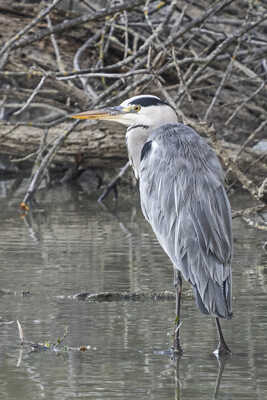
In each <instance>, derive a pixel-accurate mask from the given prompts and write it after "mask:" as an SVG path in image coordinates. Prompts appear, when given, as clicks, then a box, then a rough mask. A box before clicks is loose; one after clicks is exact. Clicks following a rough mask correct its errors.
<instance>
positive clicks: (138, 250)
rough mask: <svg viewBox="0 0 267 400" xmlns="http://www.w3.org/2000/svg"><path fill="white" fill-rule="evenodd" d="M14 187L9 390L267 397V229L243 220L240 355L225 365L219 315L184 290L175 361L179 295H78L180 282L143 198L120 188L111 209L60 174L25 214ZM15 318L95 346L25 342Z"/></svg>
mask: <svg viewBox="0 0 267 400" xmlns="http://www.w3.org/2000/svg"><path fill="white" fill-rule="evenodd" d="M7 185H8V183H7ZM5 193H8V187H7V190H6V191H5ZM13 193H14V192H13ZM17 193H18V194H17V196H18V197H17V198H16V197H14V195H13V197H12V199H11V198H10V197H9V198H8V197H4V196H2V195H1V196H0V202H1V209H2V210H3V212H2V213H1V215H0V218H1V230H0V252H1V275H0V298H1V302H0V326H1V329H0V399H22V400H24V399H25V400H26V399H27V400H31V399H41V398H42V399H49V400H54V399H60V400H61V399H68V400H69V399H74V398H78V397H79V398H84V399H94V400H95V399H97V398H99V399H100V398H101V399H108V400H110V399H115V398H116V399H117V398H122V399H125V400H130V399H136V398H145V399H147V398H148V399H156V400H157V399H165V398H166V399H181V400H187V399H190V400H193V399H198V400H202V399H205V400H206V399H213V398H215V397H216V398H217V399H229V398H234V399H242V400H244V399H245V400H246V399H250V400H251V399H263V398H266V396H267V382H266V372H265V371H266V367H267V356H266V352H265V349H266V336H267V334H266V332H267V281H266V276H267V275H266V274H267V272H266V271H267V254H266V252H265V251H264V249H263V247H262V246H263V244H264V242H266V236H265V232H261V231H256V230H255V229H253V228H251V227H248V226H247V225H246V224H244V223H243V222H242V221H241V220H238V219H235V220H234V237H235V254H234V262H233V284H234V290H233V293H234V302H233V308H234V318H233V320H232V321H224V322H223V329H224V332H225V336H226V339H227V342H229V344H230V345H231V349H232V350H233V356H232V357H231V358H230V359H229V360H227V364H226V365H225V368H224V366H223V365H219V366H218V365H217V360H216V358H215V357H214V355H213V354H212V351H213V350H214V349H215V347H216V328H215V324H214V321H213V320H212V319H211V318H210V319H209V318H207V317H206V316H202V315H201V314H200V313H199V312H198V310H197V309H196V307H195V304H194V301H193V300H192V299H184V300H183V315H182V318H183V321H184V322H183V326H182V328H181V329H182V340H183V343H182V346H183V349H184V355H183V356H182V358H181V359H180V360H178V361H173V360H171V359H170V356H169V354H168V353H166V351H168V349H169V348H170V345H171V344H172V336H171V335H172V330H173V321H174V302H172V301H162V302H159V301H152V300H150V301H144V302H133V301H130V302H125V301H124V302H110V303H108V302H106V303H96V302H87V301H78V300H77V299H76V300H75V299H73V294H75V293H78V292H82V291H88V292H91V293H94V292H101V291H116V292H117V291H130V292H134V291H138V290H142V291H145V290H153V291H157V290H158V291H159V290H163V289H168V290H172V289H173V288H172V266H171V264H170V262H169V260H168V258H167V257H166V256H165V254H164V253H163V251H162V250H161V249H160V247H159V245H158V243H157V241H156V239H155V238H154V235H153V234H152V232H151V230H150V227H149V226H148V225H147V224H146V222H145V221H144V219H143V217H142V215H141V213H140V212H139V206H138V201H137V198H136V197H134V196H133V194H132V193H130V195H129V198H127V199H122V198H120V199H119V202H118V208H117V212H116V214H115V216H114V215H112V214H111V213H110V212H109V211H108V210H107V209H104V208H101V207H100V206H99V205H98V203H97V202H96V198H97V196H96V198H92V197H91V198H90V197H89V196H88V195H86V194H85V193H84V192H82V191H79V190H77V189H76V190H71V189H70V188H68V187H67V186H62V187H60V188H58V189H57V190H56V191H48V192H46V193H45V192H44V193H42V194H41V195H40V198H39V206H38V208H36V209H34V210H33V212H32V214H29V216H28V217H27V219H21V218H20V216H19V213H18V204H19V202H20V200H21V198H22V196H21V195H20V193H19V191H18V192H17ZM240 201H242V199H240V198H238V199H237V207H236V208H238V207H239V203H240ZM108 207H109V209H110V208H111V209H113V208H114V204H113V202H112V201H111V202H110V204H109V205H108ZM23 294H24V295H23ZM25 294H27V295H25ZM17 319H19V320H20V321H21V323H22V326H23V329H24V334H25V337H26V338H27V340H29V341H33V342H45V341H49V342H52V343H54V342H56V340H57V337H58V336H62V334H63V332H64V328H65V327H66V326H68V327H69V332H70V334H69V336H67V338H66V345H67V346H70V347H78V346H81V345H89V346H90V348H89V349H88V351H86V352H79V351H66V352H64V351H63V352H61V353H60V354H56V353H55V352H52V351H46V352H39V353H38V352H37V353H36V352H35V353H32V352H31V351H30V350H29V349H27V348H26V347H25V348H24V349H23V351H22V349H21V348H20V345H19V339H18V332H17V327H16V323H15V321H16V320H17ZM176 363H177V365H176ZM222 372H223V374H222ZM220 373H221V374H222V376H221V375H220Z"/></svg>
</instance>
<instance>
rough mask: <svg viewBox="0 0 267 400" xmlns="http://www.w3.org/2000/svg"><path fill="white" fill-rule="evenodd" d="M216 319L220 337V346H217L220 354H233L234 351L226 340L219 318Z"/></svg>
mask: <svg viewBox="0 0 267 400" xmlns="http://www.w3.org/2000/svg"><path fill="white" fill-rule="evenodd" d="M215 321H216V328H217V332H218V338H219V344H218V348H217V352H218V356H225V355H227V354H231V353H232V352H231V350H230V349H229V347H228V346H227V344H226V342H225V340H224V337H223V334H222V328H221V325H220V321H219V318H216V319H215Z"/></svg>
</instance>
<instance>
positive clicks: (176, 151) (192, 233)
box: [140, 124, 232, 318]
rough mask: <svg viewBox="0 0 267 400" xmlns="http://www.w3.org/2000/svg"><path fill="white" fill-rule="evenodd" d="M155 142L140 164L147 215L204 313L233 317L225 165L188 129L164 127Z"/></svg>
mask: <svg viewBox="0 0 267 400" xmlns="http://www.w3.org/2000/svg"><path fill="white" fill-rule="evenodd" d="M149 142H151V143H152V145H151V144H150V146H149V151H147V152H146V157H144V158H143V159H142V161H141V164H140V197H141V206H142V210H143V213H144V216H145V218H146V219H147V220H148V222H149V223H150V224H151V226H152V228H153V230H154V232H155V234H156V236H157V238H158V240H159V242H160V244H161V246H162V247H163V249H164V250H165V252H166V253H167V254H168V256H169V257H170V259H171V260H172V262H173V264H174V265H175V266H176V268H178V269H179V270H180V271H181V272H182V274H183V276H184V278H185V279H186V280H187V281H189V282H190V283H191V284H192V285H193V287H194V290H195V296H196V302H197V305H198V306H199V308H200V310H201V311H202V312H204V313H209V314H212V315H214V316H219V317H222V318H231V315H232V311H231V258H232V229H231V209H230V205H229V201H228V198H227V195H226V192H225V189H224V186H223V172H222V169H221V166H220V163H219V161H218V159H217V157H216V155H215V153H214V151H213V150H212V149H211V148H210V147H209V146H208V144H207V143H206V141H205V140H204V139H203V138H201V137H200V136H199V135H197V133H196V132H195V131H194V130H193V129H191V128H189V127H186V126H184V125H182V124H172V125H171V124H170V125H165V126H163V127H160V128H159V129H157V130H155V131H154V132H153V134H152V135H151V136H150V137H149ZM153 143H155V144H156V145H153ZM147 148H148V147H147Z"/></svg>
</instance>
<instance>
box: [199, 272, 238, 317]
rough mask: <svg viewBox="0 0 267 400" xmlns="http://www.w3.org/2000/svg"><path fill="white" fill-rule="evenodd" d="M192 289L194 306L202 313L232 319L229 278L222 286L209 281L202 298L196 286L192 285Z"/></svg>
mask: <svg viewBox="0 0 267 400" xmlns="http://www.w3.org/2000/svg"><path fill="white" fill-rule="evenodd" d="M193 288H194V292H195V299H196V304H197V306H198V308H199V309H200V311H201V312H202V313H204V314H210V315H212V316H213V317H219V318H225V319H231V318H232V316H233V313H232V299H231V277H229V278H228V279H226V280H225V281H224V282H223V285H222V286H221V285H219V284H218V283H217V282H216V281H214V280H211V279H209V280H208V282H207V286H206V288H205V290H204V291H203V293H202V296H201V293H200V291H199V290H198V288H197V286H196V285H193Z"/></svg>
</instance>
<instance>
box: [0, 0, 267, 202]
mask: <svg viewBox="0 0 267 400" xmlns="http://www.w3.org/2000/svg"><path fill="white" fill-rule="evenodd" d="M95 3H96V2H90V1H89V0H87V1H86V2H67V1H63V0H53V1H52V0H51V1H50V2H46V3H43V2H33V4H32V2H31V3H28V2H27V1H26V0H25V1H24V2H16V1H13V2H10V3H8V4H7V2H5V1H4V0H0V10H1V13H0V35H1V36H0V37H2V38H4V40H2V43H1V46H0V80H1V97H0V104H1V113H0V116H1V118H2V121H1V123H0V154H5V155H6V154H8V155H9V156H10V159H11V160H12V162H14V163H16V165H19V161H21V160H28V161H31V162H32V164H33V165H34V169H33V173H32V180H31V186H30V188H29V190H28V193H27V195H26V196H25V199H24V200H25V201H26V203H27V202H28V201H29V200H30V198H31V196H32V195H33V193H34V191H35V190H36V189H37V188H38V185H39V184H40V182H41V180H42V178H43V177H44V176H45V175H46V171H47V170H48V169H49V168H51V166H53V165H54V164H55V163H56V164H62V165H70V166H72V167H73V166H75V165H77V164H78V165H79V167H81V166H82V167H83V168H86V167H88V166H89V167H96V166H97V167H102V168H103V167H110V166H113V167H114V166H118V167H121V166H122V165H124V164H125V162H126V159H127V154H126V149H125V143H124V133H123V130H122V128H120V127H116V128H114V126H113V127H112V128H110V126H108V125H102V124H101V125H99V124H96V123H94V124H90V125H89V124H88V125H85V124H83V125H82V124H80V125H79V126H73V125H72V122H69V120H68V118H67V117H68V114H71V113H73V112H75V111H79V110H83V109H86V108H91V107H103V106H107V105H113V104H118V103H120V102H121V101H122V100H124V99H125V98H127V97H129V96H131V95H136V94H139V93H152V94H156V95H159V96H160V97H162V98H163V99H165V100H166V101H168V102H169V103H170V104H171V105H172V106H173V107H175V108H176V110H177V113H178V115H179V118H180V120H181V121H183V122H185V123H189V124H190V125H192V126H193V127H194V128H195V129H196V130H197V131H199V132H200V134H202V135H204V136H206V137H208V138H209V140H210V142H211V144H212V145H213V146H214V148H215V150H216V151H217V154H218V155H219V156H220V157H221V160H222V162H223V164H224V166H225V169H226V170H227V175H228V176H229V177H230V182H231V183H232V184H235V183H238V184H241V186H243V187H244V188H245V189H247V190H248V191H249V192H250V194H251V195H252V196H253V197H254V198H255V199H258V200H260V201H262V202H266V201H267V200H266V197H267V195H266V183H264V180H265V178H266V170H267V160H266V155H265V154H258V153H256V152H253V150H252V149H251V148H252V146H253V145H255V144H256V143H257V142H259V141H261V140H262V139H263V138H264V137H266V125H267V122H266V121H267V111H266V110H265V103H266V101H265V99H266V75H267V63H266V60H265V57H266V53H267V40H266V33H265V32H266V28H267V8H266V5H265V4H263V2H257V1H251V0H247V1H245V2H244V0H221V1H217V2H214V1H211V0H200V1H199V2H194V4H191V3H189V2H188V1H180V2H177V1H176V0H168V1H166V2H154V1H150V0H125V1H123V2H120V4H119V5H118V4H117V3H116V2H113V1H111V2H108V6H107V7H106V8H103V9H101V8H100V4H101V2H99V4H98V3H97V4H95ZM70 5H72V6H70ZM200 121H204V123H200ZM48 154H49V156H48ZM77 160H79V161H78V162H77ZM26 205H27V204H26Z"/></svg>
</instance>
